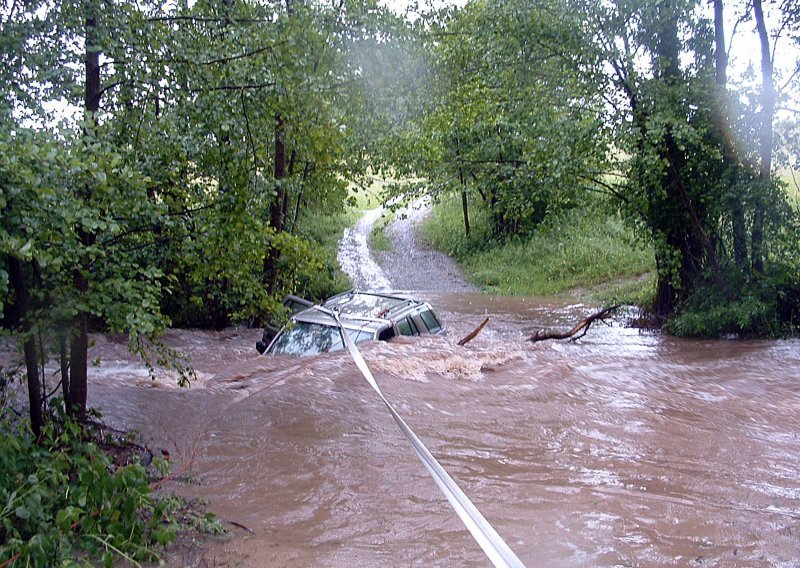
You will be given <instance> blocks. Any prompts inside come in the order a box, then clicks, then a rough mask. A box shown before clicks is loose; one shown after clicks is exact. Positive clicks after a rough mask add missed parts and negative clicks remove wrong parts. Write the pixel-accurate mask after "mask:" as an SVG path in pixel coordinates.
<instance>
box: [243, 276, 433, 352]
mask: <svg viewBox="0 0 800 568" xmlns="http://www.w3.org/2000/svg"><path fill="white" fill-rule="evenodd" d="M284 304H285V302H284ZM333 312H336V314H338V316H339V320H340V321H341V322H342V327H343V328H344V330H345V331H346V332H347V334H348V335H349V336H350V337H351V338H352V339H353V341H354V342H355V343H360V342H362V341H371V340H379V341H388V340H389V339H391V338H392V337H395V336H398V335H407V336H410V335H422V334H429V333H430V334H436V333H441V332H442V325H441V323H439V319H438V318H437V317H436V315H435V314H434V313H433V309H432V308H431V306H430V304H428V303H427V302H421V301H419V300H414V299H411V298H405V297H402V296H393V295H388V294H377V293H371V292H353V291H351V292H345V293H343V294H339V295H337V296H333V297H331V298H329V299H328V300H326V301H325V302H324V303H323V304H321V305H312V306H310V307H307V308H305V309H302V310H300V311H296V312H295V313H294V314H293V315H292V316H291V320H290V321H289V323H287V324H286V325H285V326H283V328H282V329H281V330H280V331H279V332H278V333H277V334H275V333H274V330H273V329H271V328H269V327H268V328H267V329H265V330H264V337H263V338H262V340H261V341H259V342H258V343H257V344H256V348H257V349H258V351H259V352H260V353H265V352H266V353H274V354H281V355H293V356H296V357H306V356H309V355H317V354H319V353H326V352H329V351H337V350H339V349H342V348H343V347H344V338H343V337H342V333H341V330H340V328H339V325H338V324H337V322H336V319H335V318H334V316H333Z"/></svg>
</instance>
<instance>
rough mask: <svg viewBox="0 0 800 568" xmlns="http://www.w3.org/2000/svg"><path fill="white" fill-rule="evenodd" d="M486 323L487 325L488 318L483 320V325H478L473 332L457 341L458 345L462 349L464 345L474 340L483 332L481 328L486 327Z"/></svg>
mask: <svg viewBox="0 0 800 568" xmlns="http://www.w3.org/2000/svg"><path fill="white" fill-rule="evenodd" d="M487 323H489V318H486V319H485V320H483V323H482V324H481V325H479V326H478V327H476V328H475V329H474V330H472V332H471V333H469V334H468V335H466V336H465V337H464V339H462V340H461V341H459V342H458V345H460V346H462V347H463V346H464V345H466V344H467V343H469V342H470V341H472V340H473V339H475V337H476V336H477V335H478V334H479V333H480V332H481V331H482V330H483V328H484V327H486V324H487Z"/></svg>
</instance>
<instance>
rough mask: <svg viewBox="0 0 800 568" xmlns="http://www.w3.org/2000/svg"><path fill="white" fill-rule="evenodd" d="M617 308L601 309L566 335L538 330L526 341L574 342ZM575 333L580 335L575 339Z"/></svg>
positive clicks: (617, 306)
mask: <svg viewBox="0 0 800 568" xmlns="http://www.w3.org/2000/svg"><path fill="white" fill-rule="evenodd" d="M618 308H619V305H616V306H611V307H610V308H605V309H602V310H600V311H599V312H595V313H593V314H592V315H590V316H589V317H587V318H585V319H584V320H583V321H581V322H580V323H579V324H578V325H576V326H575V327H573V328H572V329H571V330H569V331H568V332H566V333H556V332H552V331H550V332H547V331H543V330H541V329H538V330H536V333H534V334H533V335H531V336H530V337H529V338H528V341H530V342H531V343H536V342H538V341H546V340H548V339H569V340H570V341H576V340H578V339H580V338H581V337H583V336H584V335H586V332H588V331H589V328H590V327H591V326H592V324H593V323H594V322H596V321H604V320H605V319H606V318H607V317H608V316H609V315H611V313H612V312H613V311H615V310H616V309H618ZM581 332H583V333H581ZM577 333H581V334H580V335H578V336H577V337H575V335H576V334H577Z"/></svg>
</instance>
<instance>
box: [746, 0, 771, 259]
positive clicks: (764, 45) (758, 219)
mask: <svg viewBox="0 0 800 568" xmlns="http://www.w3.org/2000/svg"><path fill="white" fill-rule="evenodd" d="M753 12H754V14H755V17H756V29H757V30H758V39H759V42H760V44H761V81H762V87H761V88H762V93H761V121H760V122H761V124H760V128H759V141H758V142H759V154H760V158H761V162H760V164H759V168H758V179H759V182H760V183H759V186H758V188H757V190H756V196H755V199H754V211H753V233H752V235H751V240H750V255H751V263H752V265H753V272H756V273H759V274H760V273H763V272H764V191H765V189H766V187H767V184H769V181H770V175H771V173H772V136H773V133H772V119H773V116H774V114H775V83H774V78H773V70H772V55H771V54H770V49H769V35H768V34H767V25H766V22H765V21H764V8H763V6H762V4H761V0H753Z"/></svg>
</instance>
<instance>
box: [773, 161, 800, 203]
mask: <svg viewBox="0 0 800 568" xmlns="http://www.w3.org/2000/svg"><path fill="white" fill-rule="evenodd" d="M778 178H779V179H780V180H781V181H782V182H783V183H785V184H786V195H787V196H788V198H789V202H790V203H794V204H795V205H798V206H800V172H798V171H795V170H791V169H789V168H784V169H782V170H780V171H779V172H778Z"/></svg>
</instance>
